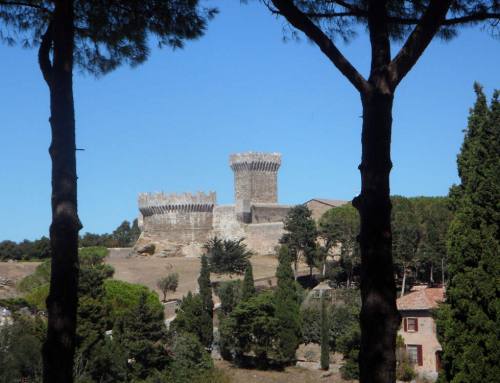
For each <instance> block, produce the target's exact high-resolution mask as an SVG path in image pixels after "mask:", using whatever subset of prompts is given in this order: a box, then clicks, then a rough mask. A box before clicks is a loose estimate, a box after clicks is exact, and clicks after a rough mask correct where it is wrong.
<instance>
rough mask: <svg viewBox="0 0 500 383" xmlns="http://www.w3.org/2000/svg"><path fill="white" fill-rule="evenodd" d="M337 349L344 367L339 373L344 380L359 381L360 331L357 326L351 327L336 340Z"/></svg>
mask: <svg viewBox="0 0 500 383" xmlns="http://www.w3.org/2000/svg"><path fill="white" fill-rule="evenodd" d="M336 343H337V349H338V351H339V352H341V353H342V354H344V365H343V366H342V367H340V373H341V375H342V378H344V379H359V365H358V364H359V349H360V343H361V331H360V329H359V324H358V325H356V326H352V327H351V328H350V329H349V331H348V332H347V333H346V334H345V335H343V336H342V337H340V338H339V339H338V340H337V342H336Z"/></svg>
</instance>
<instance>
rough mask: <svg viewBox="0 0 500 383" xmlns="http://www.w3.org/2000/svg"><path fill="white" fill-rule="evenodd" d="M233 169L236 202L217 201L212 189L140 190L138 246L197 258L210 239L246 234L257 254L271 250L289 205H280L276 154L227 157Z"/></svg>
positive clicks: (278, 164) (280, 231)
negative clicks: (152, 245) (170, 192)
mask: <svg viewBox="0 0 500 383" xmlns="http://www.w3.org/2000/svg"><path fill="white" fill-rule="evenodd" d="M229 165H230V167H231V169H232V170H233V173H234V205H217V197H216V193H215V192H209V193H201V192H199V193H196V194H192V193H182V194H165V193H141V194H139V201H138V202H139V212H140V214H139V223H140V225H141V228H142V233H141V236H140V238H139V240H138V243H137V246H138V247H141V246H144V245H148V244H154V247H155V253H156V254H160V255H163V256H198V255H200V254H201V253H202V251H203V245H204V244H205V243H206V242H207V240H209V239H210V238H212V237H215V236H217V237H219V238H223V239H235V240H237V239H240V238H244V239H245V240H244V242H245V243H246V245H247V247H248V248H249V249H250V250H251V251H253V252H254V253H257V254H271V253H273V252H274V250H275V247H276V246H277V245H278V241H279V238H280V237H281V235H282V234H283V219H284V218H285V216H286V214H287V213H288V210H289V209H290V206H287V205H280V204H278V170H279V168H280V165H281V155H280V154H278V153H254V152H247V153H238V154H232V155H231V156H230V157H229Z"/></svg>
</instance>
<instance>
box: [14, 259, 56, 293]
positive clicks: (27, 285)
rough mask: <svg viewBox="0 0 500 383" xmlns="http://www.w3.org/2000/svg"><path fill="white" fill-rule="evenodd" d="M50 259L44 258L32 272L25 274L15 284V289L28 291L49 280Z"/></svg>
mask: <svg viewBox="0 0 500 383" xmlns="http://www.w3.org/2000/svg"><path fill="white" fill-rule="evenodd" d="M50 269H51V267H50V260H49V259H48V260H45V261H43V262H42V263H41V264H39V265H38V266H37V268H36V269H35V272H34V273H33V274H30V275H27V276H26V277H24V278H23V279H21V281H20V282H19V283H18V284H17V290H18V291H19V292H21V293H28V292H30V291H31V290H33V289H35V288H37V287H39V286H42V285H44V284H46V283H49V282H50Z"/></svg>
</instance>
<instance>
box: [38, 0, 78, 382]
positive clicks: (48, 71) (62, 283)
mask: <svg viewBox="0 0 500 383" xmlns="http://www.w3.org/2000/svg"><path fill="white" fill-rule="evenodd" d="M50 24H51V26H49V28H48V30H47V32H46V34H45V35H44V37H43V41H42V44H41V46H40V51H39V62H40V68H41V70H42V73H43V75H44V78H45V80H46V81H47V84H48V85H49V90H50V113H51V116H50V126H51V131H52V142H51V145H50V148H49V153H50V157H51V159H52V224H51V225H50V244H51V248H52V260H51V266H52V271H51V278H50V292H49V296H48V298H47V311H48V328H47V339H46V341H45V344H44V347H43V381H44V382H45V383H49V382H50V383H59V382H61V383H62V382H64V383H68V382H72V381H73V357H74V352H75V332H76V313H77V305H78V296H77V289H78V269H79V265H78V231H79V230H80V228H81V224H80V221H79V219H78V213H77V176H76V156H75V151H76V146H75V113H74V105H73V79H72V76H73V49H74V42H73V39H74V30H73V1H71V0H58V1H56V2H55V11H54V16H53V19H52V21H51V23H50ZM51 47H52V49H53V58H52V62H51V60H50V49H51Z"/></svg>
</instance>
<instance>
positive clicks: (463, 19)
mask: <svg viewBox="0 0 500 383" xmlns="http://www.w3.org/2000/svg"><path fill="white" fill-rule="evenodd" d="M388 20H389V22H390V23H395V24H403V25H416V24H418V22H419V19H416V18H408V19H407V18H400V17H389V19H388ZM484 20H500V13H488V12H481V13H476V14H472V15H467V16H460V17H453V18H451V19H445V20H444V21H443V22H442V24H441V25H446V26H449V25H458V24H467V23H474V22H478V21H484Z"/></svg>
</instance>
